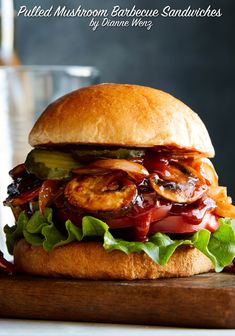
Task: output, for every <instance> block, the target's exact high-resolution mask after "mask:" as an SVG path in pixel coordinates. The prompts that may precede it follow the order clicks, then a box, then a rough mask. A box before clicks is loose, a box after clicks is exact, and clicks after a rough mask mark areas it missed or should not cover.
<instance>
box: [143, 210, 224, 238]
mask: <svg viewBox="0 0 235 336" xmlns="http://www.w3.org/2000/svg"><path fill="white" fill-rule="evenodd" d="M218 227H219V222H218V219H217V217H216V216H215V215H212V214H210V213H207V214H206V215H205V216H204V218H203V220H202V221H201V223H200V224H198V225H193V224H191V223H190V222H188V221H186V220H185V219H184V218H183V216H167V217H165V218H164V219H162V220H160V221H158V222H155V223H152V224H151V226H150V228H149V234H150V235H151V234H154V233H156V232H163V233H194V232H197V231H199V230H200V229H207V230H209V231H210V232H214V231H215V230H217V229H218Z"/></svg>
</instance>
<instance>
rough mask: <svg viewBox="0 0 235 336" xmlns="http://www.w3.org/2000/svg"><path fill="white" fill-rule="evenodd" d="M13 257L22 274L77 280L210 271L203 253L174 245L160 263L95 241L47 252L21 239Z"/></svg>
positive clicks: (131, 277)
mask: <svg viewBox="0 0 235 336" xmlns="http://www.w3.org/2000/svg"><path fill="white" fill-rule="evenodd" d="M14 260H15V265H16V268H17V270H18V271H20V272H23V273H29V274H34V275H42V276H48V277H49V276H50V277H68V278H78V279H79V278H85V279H106V280H107V279H110V280H111V279H123V280H134V279H157V278H170V277H187V276H191V275H194V274H199V273H204V272H209V271H210V270H213V265H212V263H211V261H210V260H209V259H208V258H207V257H206V256H205V255H204V254H202V253H201V252H200V251H199V250H197V249H195V248H191V247H188V246H182V247H179V248H177V250H176V251H175V252H174V254H173V255H172V257H171V258H170V260H169V261H168V263H167V264H166V265H165V266H161V265H158V264H156V263H154V262H153V261H152V260H151V259H150V258H149V257H148V255H146V254H145V253H131V254H129V255H126V254H125V253H123V252H120V251H112V252H106V251H105V250H104V248H103V246H102V244H101V243H98V242H74V243H70V244H68V245H65V246H61V247H57V248H55V249H54V250H53V251H51V252H46V251H45V250H44V249H43V248H42V247H33V246H31V245H29V244H28V243H27V242H26V241H25V240H20V241H19V242H18V243H17V244H16V245H15V247H14Z"/></svg>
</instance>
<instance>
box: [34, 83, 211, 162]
mask: <svg viewBox="0 0 235 336" xmlns="http://www.w3.org/2000/svg"><path fill="white" fill-rule="evenodd" d="M29 143H30V145H32V146H39V145H48V144H68V143H69V144H71V143H72V144H93V145H94V144H98V145H117V146H129V147H152V146H174V147H179V148H183V149H186V150H193V151H197V152H200V153H203V154H204V155H206V156H208V157H213V156H214V148H213V146H212V144H211V140H210V137H209V135H208V132H207V130H206V128H205V126H204V124H203V122H202V121H201V119H200V118H199V117H198V115H197V114H196V113H194V112H193V111H192V110H191V109H190V108H189V107H187V106H186V105H185V104H183V103H182V102H181V101H179V100H178V99H176V98H174V97H173V96H171V95H170V94H167V93H165V92H163V91H160V90H156V89H152V88H148V87H144V86H138V85H128V84H100V85H94V86H90V87H86V88H82V89H80V90H77V91H74V92H71V93H69V94H67V95H65V96H64V97H62V98H60V99H58V100H56V101H55V102H54V103H52V104H51V105H49V106H48V107H47V109H46V110H45V111H44V113H43V114H42V115H41V116H40V118H39V119H38V121H37V122H36V124H35V126H34V127H33V129H32V131H31V133H30V135H29Z"/></svg>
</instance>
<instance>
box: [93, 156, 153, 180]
mask: <svg viewBox="0 0 235 336" xmlns="http://www.w3.org/2000/svg"><path fill="white" fill-rule="evenodd" d="M91 166H92V167H97V168H103V169H112V170H122V171H125V172H126V173H127V174H128V175H129V176H130V177H132V178H133V179H135V180H138V181H139V180H142V179H144V178H145V177H146V176H148V175H149V172H148V171H147V169H146V168H144V166H142V165H141V164H139V163H136V162H132V161H128V160H124V159H107V160H98V161H95V162H94V163H93V164H92V165H91Z"/></svg>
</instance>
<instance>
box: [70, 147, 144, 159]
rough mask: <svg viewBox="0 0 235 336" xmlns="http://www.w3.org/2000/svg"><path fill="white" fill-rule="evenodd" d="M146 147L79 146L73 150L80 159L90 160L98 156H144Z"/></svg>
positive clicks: (125, 157) (114, 157) (113, 157)
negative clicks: (108, 147)
mask: <svg viewBox="0 0 235 336" xmlns="http://www.w3.org/2000/svg"><path fill="white" fill-rule="evenodd" d="M144 153H145V150H144V149H138V148H112V149H111V148H110V149H107V148H105V149H104V148H95V149H94V148H90V149H89V148H78V149H74V150H73V155H74V157H75V158H77V159H78V160H80V161H90V160H94V159H97V158H110V159H131V158H138V157H142V156H143V155H144Z"/></svg>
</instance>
